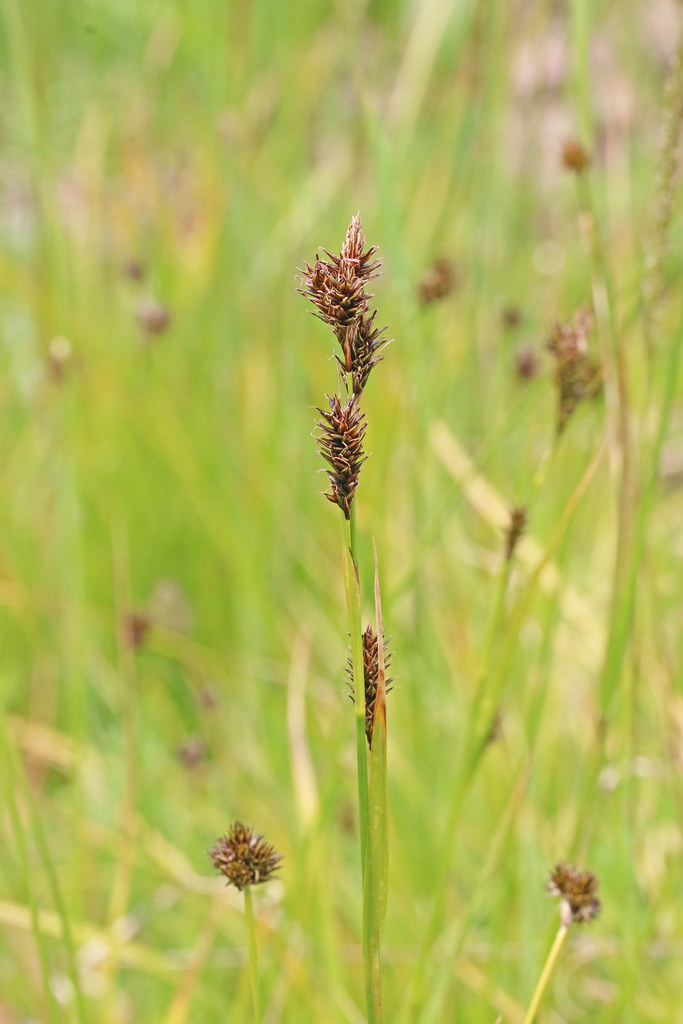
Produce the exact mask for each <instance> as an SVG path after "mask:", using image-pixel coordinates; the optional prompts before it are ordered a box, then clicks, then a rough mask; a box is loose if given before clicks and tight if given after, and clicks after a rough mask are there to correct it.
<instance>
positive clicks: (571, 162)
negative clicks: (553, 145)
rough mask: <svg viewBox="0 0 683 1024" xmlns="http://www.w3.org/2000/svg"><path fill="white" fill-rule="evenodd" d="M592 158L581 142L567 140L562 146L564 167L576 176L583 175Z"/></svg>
mask: <svg viewBox="0 0 683 1024" xmlns="http://www.w3.org/2000/svg"><path fill="white" fill-rule="evenodd" d="M590 162H591V161H590V157H589V155H588V153H587V152H586V150H585V149H584V148H583V146H582V145H581V143H580V142H577V140H576V139H567V140H566V142H565V143H564V145H563V146H562V166H563V167H564V168H566V170H568V171H573V172H574V173H575V174H582V173H583V172H584V171H585V170H586V168H587V167H588V166H589V165H590Z"/></svg>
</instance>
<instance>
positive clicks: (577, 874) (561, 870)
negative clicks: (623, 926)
mask: <svg viewBox="0 0 683 1024" xmlns="http://www.w3.org/2000/svg"><path fill="white" fill-rule="evenodd" d="M597 888H598V880H597V878H596V877H595V875H594V874H593V873H592V872H591V871H577V870H576V868H573V867H571V866H570V865H569V864H558V865H557V866H556V867H555V869H554V870H553V872H552V874H551V875H550V881H549V882H548V891H549V892H551V893H552V894H553V896H559V897H560V900H561V902H560V916H561V918H562V924H563V925H565V927H569V925H570V924H584V923H585V922H587V921H592V920H593V919H594V918H596V917H597V916H598V914H599V912H600V900H599V899H598V898H597V896H596V895H595V893H596V891H597Z"/></svg>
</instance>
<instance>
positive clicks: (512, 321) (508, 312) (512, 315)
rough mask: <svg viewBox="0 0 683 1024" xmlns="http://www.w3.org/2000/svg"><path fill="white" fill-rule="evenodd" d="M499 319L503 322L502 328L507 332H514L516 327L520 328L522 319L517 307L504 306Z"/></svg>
mask: <svg viewBox="0 0 683 1024" xmlns="http://www.w3.org/2000/svg"><path fill="white" fill-rule="evenodd" d="M500 318H501V320H502V321H503V327H505V329H506V330H508V331H516V330H517V328H518V327H521V324H522V320H523V319H524V317H523V315H522V311H521V309H520V308H519V306H505V307H504V309H503V310H502V312H501V314H500Z"/></svg>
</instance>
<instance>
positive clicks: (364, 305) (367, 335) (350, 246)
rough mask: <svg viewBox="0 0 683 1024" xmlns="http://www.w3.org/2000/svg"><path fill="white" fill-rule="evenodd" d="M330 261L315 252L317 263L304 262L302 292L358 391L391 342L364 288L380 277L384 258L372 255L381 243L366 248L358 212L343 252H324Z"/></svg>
mask: <svg viewBox="0 0 683 1024" xmlns="http://www.w3.org/2000/svg"><path fill="white" fill-rule="evenodd" d="M323 251H324V254H325V256H327V259H326V260H323V259H321V258H320V256H319V255H316V258H315V264H314V265H313V266H312V267H311V266H310V265H309V264H308V263H307V264H305V267H304V270H303V271H302V275H301V279H300V280H301V284H302V286H303V287H302V288H300V289H299V291H300V292H301V294H302V295H305V296H306V297H307V298H309V299H310V300H311V302H312V303H313V305H314V306H315V308H316V316H318V317H319V318H320V319H321V320H322V321H323V322H324V323H326V324H329V325H330V327H331V328H332V330H333V331H334V334H335V337H336V338H337V341H338V342H339V346H340V348H341V350H342V354H341V356H340V355H337V356H336V358H337V361H338V363H339V365H340V367H341V369H342V371H343V372H344V373H345V374H348V375H350V377H351V384H352V388H353V393H354V394H360V392H361V391H362V390H363V388H364V387H365V384H366V383H367V379H368V376H369V375H370V371H371V370H372V368H373V367H374V366H376V365H377V363H378V362H379V361H380V352H381V350H382V349H383V348H384V346H385V345H386V344H388V340H387V339H386V338H385V336H384V331H385V330H386V328H382V329H381V330H379V329H377V328H376V327H375V326H374V324H375V317H376V311H374V310H373V311H371V310H370V299H371V298H372V295H371V294H370V293H368V292H367V290H366V287H367V285H368V284H369V282H370V281H372V280H374V278H376V277H379V268H380V265H381V263H380V260H376V259H373V257H374V255H375V253H376V252H377V246H374V245H373V246H370V247H369V248H368V249H365V237H364V235H363V231H362V228H361V223H360V217H359V216H358V214H356V216H355V217H354V218H353V220H352V221H351V224H350V225H349V228H348V230H347V232H346V238H345V240H344V244H343V246H342V249H341V253H340V254H339V256H335V255H334V254H333V253H329V252H327V251H326V250H323Z"/></svg>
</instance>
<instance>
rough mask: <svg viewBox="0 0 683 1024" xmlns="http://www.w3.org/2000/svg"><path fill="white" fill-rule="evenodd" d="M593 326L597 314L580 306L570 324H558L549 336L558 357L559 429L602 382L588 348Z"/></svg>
mask: <svg viewBox="0 0 683 1024" xmlns="http://www.w3.org/2000/svg"><path fill="white" fill-rule="evenodd" d="M592 329H593V314H592V313H591V312H590V311H589V310H587V309H579V310H578V311H577V312H576V313H575V314H574V316H573V317H572V319H571V320H570V321H569V323H567V324H560V323H558V324H556V325H555V327H554V328H553V330H552V333H551V334H550V337H549V338H548V342H547V347H548V351H549V352H550V354H551V355H552V357H553V359H554V360H555V381H556V383H557V389H558V409H557V432H558V434H561V433H562V431H563V430H564V428H565V426H566V425H567V420H568V419H569V417H570V416H571V414H572V413H573V412H574V410H575V409H576V406H577V405H578V404H579V402H581V401H582V400H583V399H584V398H588V397H589V396H591V395H592V394H595V393H596V391H597V389H598V387H599V384H600V368H599V366H598V365H597V364H596V362H595V360H594V359H593V358H592V357H591V356H590V354H589V351H588V343H587V339H588V335H589V334H590V332H591V331H592Z"/></svg>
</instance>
